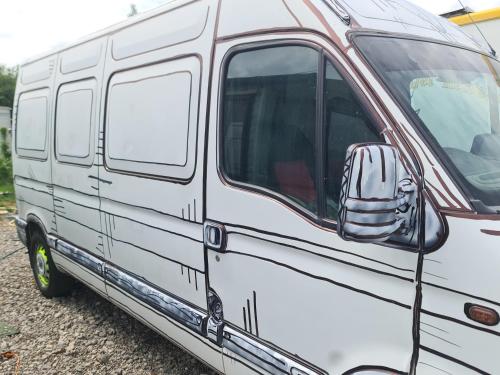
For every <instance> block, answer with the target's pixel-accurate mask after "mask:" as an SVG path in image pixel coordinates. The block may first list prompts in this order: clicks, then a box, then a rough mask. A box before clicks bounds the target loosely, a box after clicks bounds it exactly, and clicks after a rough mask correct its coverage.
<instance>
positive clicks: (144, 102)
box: [96, 0, 223, 371]
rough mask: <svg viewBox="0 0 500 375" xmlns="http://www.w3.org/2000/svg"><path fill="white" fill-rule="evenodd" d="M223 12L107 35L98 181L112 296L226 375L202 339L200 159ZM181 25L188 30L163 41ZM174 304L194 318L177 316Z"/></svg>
mask: <svg viewBox="0 0 500 375" xmlns="http://www.w3.org/2000/svg"><path fill="white" fill-rule="evenodd" d="M217 5H218V1H216V0H200V1H191V2H187V1H185V2H174V3H172V5H170V6H168V7H165V9H164V12H162V13H161V14H157V15H155V16H154V17H152V18H150V19H146V20H140V21H139V22H138V23H136V24H135V25H134V26H133V27H130V28H125V29H123V30H120V31H117V32H116V33H114V34H113V35H111V36H110V40H109V46H110V47H109V48H108V50H107V53H106V66H105V71H104V85H103V88H102V90H103V91H102V98H101V108H102V109H103V110H102V113H101V116H102V117H101V122H100V129H99V133H100V134H101V138H103V142H104V144H103V145H104V148H103V151H102V153H103V155H99V157H100V158H99V160H100V163H99V164H100V165H99V172H98V177H99V178H98V180H97V181H96V182H97V184H98V185H97V186H98V189H99V195H100V199H101V206H100V210H101V223H102V225H103V232H104V233H105V241H104V246H105V248H106V256H107V257H109V258H108V259H107V260H108V264H109V265H110V268H109V269H108V268H106V271H105V272H106V282H107V292H108V296H109V298H110V299H111V300H112V301H114V302H115V303H116V304H117V305H119V306H121V307H122V308H123V309H125V310H126V311H130V312H132V313H133V314H134V315H135V316H138V317H139V318H140V319H141V320H142V321H147V322H148V324H149V325H151V326H153V327H154V328H155V329H156V330H158V331H160V332H162V333H163V334H165V335H167V336H168V337H169V338H170V339H172V340H174V341H175V342H177V343H180V345H182V346H183V347H184V348H187V350H189V351H191V352H192V353H193V354H195V355H196V356H198V357H200V358H203V359H204V360H205V361H206V362H208V363H209V364H210V365H211V366H212V367H214V368H216V369H217V370H219V371H223V365H222V355H221V350H220V348H218V347H217V346H216V345H214V344H211V343H210V342H209V340H208V339H205V338H204V337H203V335H200V334H199V333H196V332H199V330H200V329H201V328H202V327H201V326H200V325H198V323H197V318H196V316H206V314H207V289H206V278H207V272H206V269H205V261H204V244H203V153H204V138H205V126H204V124H205V118H206V110H207V100H208V97H207V93H208V85H209V77H208V72H209V70H210V62H211V51H212V45H213V38H214V27H215V23H216V16H217ZM179 18H182V20H186V22H187V23H186V24H183V25H184V26H183V28H181V29H180V30H176V31H175V32H172V33H170V32H169V33H168V34H165V35H164V33H163V32H162V30H164V29H163V28H164V27H166V28H167V30H169V27H171V25H172V22H173V21H172V19H175V20H178V19H179ZM177 24H178V23H177ZM159 25H164V26H159ZM172 38H174V39H175V40H174V39H172ZM174 151H175V152H174ZM171 298H173V299H174V300H176V301H182V303H183V304H184V306H187V307H189V309H192V310H190V311H192V312H194V318H193V320H191V321H184V320H183V319H184V318H185V315H183V314H178V313H177V312H175V311H174V314H173V315H174V316H175V315H177V317H174V318H172V315H169V309H170V307H171V306H177V305H176V304H175V303H174V305H172V304H171V303H170V302H171ZM179 311H185V310H184V308H182V309H181V310H179ZM179 321H182V322H181V324H179ZM192 322H194V325H191V323H192Z"/></svg>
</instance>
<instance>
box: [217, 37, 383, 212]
mask: <svg viewBox="0 0 500 375" xmlns="http://www.w3.org/2000/svg"><path fill="white" fill-rule="evenodd" d="M319 58H320V54H319V52H317V51H315V50H313V49H311V48H308V47H300V46H287V47H273V48H265V49H260V50H254V51H248V52H241V53H239V54H237V55H235V56H234V57H233V58H232V59H231V60H230V62H229V65H228V67H227V74H226V79H225V91H224V105H223V111H224V112H223V119H222V121H223V123H222V133H223V134H222V137H223V144H222V150H221V151H222V162H223V163H222V167H223V171H224V173H225V174H226V177H228V178H229V179H230V180H232V181H233V182H235V183H242V184H245V185H250V186H252V187H259V188H264V189H267V190H270V191H272V192H275V193H278V194H279V195H281V196H285V197H287V198H288V199H291V200H293V201H294V202H295V203H297V204H299V205H300V206H301V207H303V208H305V209H307V210H309V211H310V212H312V213H314V214H318V215H320V216H324V217H325V218H326V219H328V220H333V221H336V220H337V215H338V208H339V198H340V189H341V184H342V177H343V171H344V164H345V158H346V152H347V149H348V148H349V146H351V145H352V144H355V143H365V142H383V138H382V137H380V136H379V133H378V131H377V130H376V128H375V127H374V126H373V124H372V123H371V121H370V120H369V118H368V116H367V115H366V113H365V111H364V110H363V108H362V105H361V103H360V101H359V100H358V99H357V97H356V95H355V94H354V92H353V91H352V89H351V87H350V86H349V84H348V83H347V81H345V80H344V79H343V78H342V77H341V75H340V74H339V73H338V71H337V70H336V69H335V67H334V66H333V65H332V64H331V63H330V62H327V63H326V67H325V82H324V83H323V86H324V95H322V98H320V99H321V100H322V104H323V108H324V113H323V123H322V126H323V130H322V131H323V134H324V136H323V139H322V142H323V147H319V146H320V145H319V144H318V140H317V138H318V137H317V136H316V135H317V115H316V113H317V108H318V99H317V95H318V93H317V81H318V65H319ZM256 61H258V62H259V63H258V64H256V63H255V62H256ZM321 148H323V149H324V150H325V155H324V157H323V158H319V160H321V164H318V158H317V157H316V156H317V150H320V149H321ZM320 173H321V176H319V174H320ZM319 177H321V178H319ZM318 181H324V186H322V187H324V189H318V188H317V184H318ZM322 183H323V182H322ZM322 190H324V195H325V197H324V198H325V199H318V198H320V197H319V196H318V195H319V194H320V192H321V191H322ZM318 202H324V205H323V206H321V207H319V206H318ZM325 206H326V207H325Z"/></svg>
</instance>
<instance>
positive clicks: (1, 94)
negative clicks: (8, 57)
mask: <svg viewBox="0 0 500 375" xmlns="http://www.w3.org/2000/svg"><path fill="white" fill-rule="evenodd" d="M16 80H17V69H14V68H7V67H6V66H4V65H0V106H6V107H10V108H12V106H13V104H14V92H15V90H16Z"/></svg>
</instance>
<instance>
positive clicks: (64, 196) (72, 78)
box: [51, 38, 107, 293]
mask: <svg viewBox="0 0 500 375" xmlns="http://www.w3.org/2000/svg"><path fill="white" fill-rule="evenodd" d="M106 43H107V38H101V39H98V40H96V41H93V42H91V43H86V44H83V45H80V46H76V47H74V48H72V49H69V50H67V51H64V52H62V53H61V55H60V63H59V66H58V71H57V76H56V85H55V95H56V105H55V113H54V131H53V137H52V139H51V143H52V144H53V153H52V154H53V159H52V160H53V165H52V177H53V187H54V209H55V214H56V231H55V234H56V236H57V238H58V239H59V240H60V241H64V242H67V243H70V244H72V245H74V246H76V247H78V248H80V249H83V250H85V251H86V252H88V253H89V254H91V255H93V256H96V257H98V258H101V259H106V258H107V255H106V253H105V247H104V242H105V240H106V238H105V235H103V233H102V229H101V228H102V227H101V217H100V201H99V190H98V189H99V186H98V183H97V179H98V177H99V176H98V164H99V163H98V160H99V159H98V153H99V150H100V148H99V139H98V138H99V137H98V131H97V128H98V123H99V114H100V105H101V102H100V100H99V99H100V87H101V86H102V74H103V69H104V53H103V52H102V51H104V50H105V49H106ZM97 58H98V59H97ZM53 254H54V261H55V263H56V265H57V266H59V267H62V268H63V269H64V270H65V271H66V272H68V273H70V274H72V275H74V276H76V277H78V278H79V279H83V281H84V282H85V283H86V284H87V285H89V286H90V287H92V288H93V289H96V290H97V291H99V292H101V293H105V287H104V279H103V278H102V276H101V275H96V274H93V273H89V272H88V271H87V270H85V268H84V267H82V266H81V265H75V264H73V263H72V262H71V260H72V259H71V258H68V254H65V253H64V252H63V251H60V250H59V248H57V249H56V251H53Z"/></svg>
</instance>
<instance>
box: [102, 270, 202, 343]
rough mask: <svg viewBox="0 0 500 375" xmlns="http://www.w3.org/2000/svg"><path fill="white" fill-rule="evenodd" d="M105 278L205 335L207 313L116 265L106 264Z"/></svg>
mask: <svg viewBox="0 0 500 375" xmlns="http://www.w3.org/2000/svg"><path fill="white" fill-rule="evenodd" d="M104 278H105V279H106V281H109V282H110V283H112V284H114V285H115V286H117V287H119V288H120V289H122V290H124V291H126V292H127V293H129V294H130V295H132V296H134V297H135V298H137V299H139V300H141V301H143V302H144V303H146V304H148V305H149V306H151V307H153V308H154V309H155V310H157V311H159V312H161V313H163V314H165V315H167V316H168V317H170V318H172V319H174V320H175V321H177V322H179V323H181V324H182V325H184V326H186V327H188V328H190V329H191V330H193V331H195V332H197V333H198V334H200V335H202V336H205V326H206V324H205V322H206V320H207V316H206V314H204V313H202V312H199V311H198V310H195V309H194V308H192V307H190V306H188V305H186V304H184V303H182V302H180V301H178V300H177V299H175V298H173V297H171V296H169V295H167V294H165V293H163V292H160V291H159V290H157V289H154V288H153V287H151V286H149V285H148V284H146V283H144V282H142V281H140V280H138V279H136V278H135V277H132V276H130V275H129V274H127V273H125V272H123V271H121V270H119V269H118V268H116V267H113V266H111V265H108V264H106V265H105V267H104Z"/></svg>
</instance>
